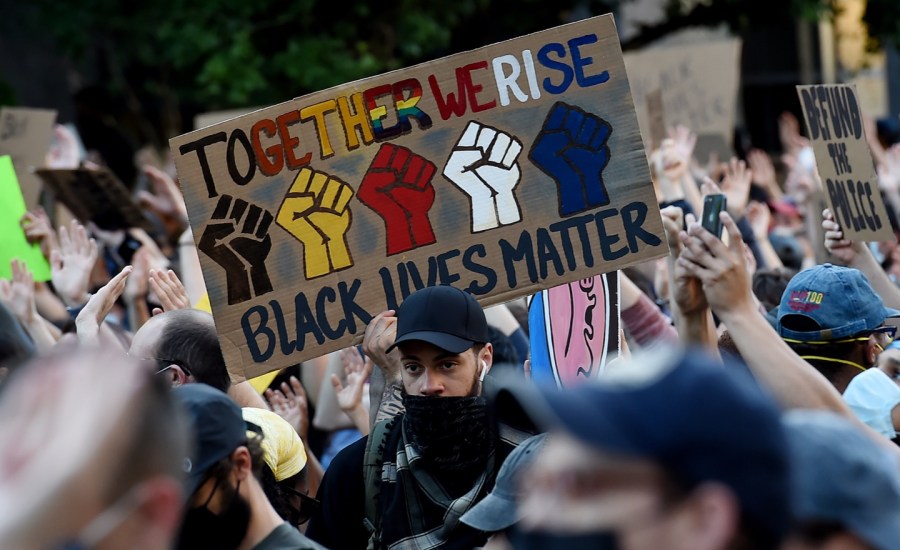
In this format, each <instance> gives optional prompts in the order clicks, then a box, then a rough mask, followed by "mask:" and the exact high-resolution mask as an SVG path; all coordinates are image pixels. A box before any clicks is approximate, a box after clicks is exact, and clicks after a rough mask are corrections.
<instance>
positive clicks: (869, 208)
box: [797, 84, 895, 241]
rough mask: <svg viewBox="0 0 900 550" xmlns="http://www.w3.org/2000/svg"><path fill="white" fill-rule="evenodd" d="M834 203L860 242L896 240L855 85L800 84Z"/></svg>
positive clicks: (805, 114)
mask: <svg viewBox="0 0 900 550" xmlns="http://www.w3.org/2000/svg"><path fill="white" fill-rule="evenodd" d="M797 93H798V95H799V96H800V103H801V105H802V106H803V117H804V118H805V119H806V128H807V130H808V132H809V139H810V141H812V146H813V153H815V156H816V167H817V168H818V169H819V177H820V178H821V180H822V187H823V188H824V191H825V197H826V199H827V201H828V205H829V208H830V209H831V212H832V213H833V214H834V216H835V220H836V221H837V222H838V223H839V224H840V226H841V229H842V230H843V231H844V235H846V236H847V238H849V239H852V240H855V241H893V240H895V239H894V232H893V230H892V229H891V223H890V221H889V220H888V215H887V209H886V208H885V206H884V200H883V199H882V197H881V191H880V190H879V188H878V175H877V174H876V173H875V165H874V163H873V162H872V154H871V152H870V150H869V145H868V142H867V141H866V132H865V127H864V125H863V116H862V111H861V110H860V108H859V99H858V98H857V95H856V87H855V86H853V85H852V84H828V85H818V86H797Z"/></svg>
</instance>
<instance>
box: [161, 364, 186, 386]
mask: <svg viewBox="0 0 900 550" xmlns="http://www.w3.org/2000/svg"><path fill="white" fill-rule="evenodd" d="M166 372H167V373H169V377H170V378H169V381H170V382H171V385H172V387H173V388H177V387H178V386H183V385H184V384H187V383H188V375H187V373H185V372H184V369H182V368H181V367H179V366H178V365H169V369H168V370H167V371H166Z"/></svg>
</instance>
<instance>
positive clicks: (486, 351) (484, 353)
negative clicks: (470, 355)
mask: <svg viewBox="0 0 900 550" xmlns="http://www.w3.org/2000/svg"><path fill="white" fill-rule="evenodd" d="M493 364H494V347H493V346H491V344H490V342H488V343H486V344H485V345H484V347H483V348H481V353H479V354H478V368H479V369H480V373H479V376H481V377H484V375H485V374H487V373H488V372H489V371H490V370H491V366H492V365H493Z"/></svg>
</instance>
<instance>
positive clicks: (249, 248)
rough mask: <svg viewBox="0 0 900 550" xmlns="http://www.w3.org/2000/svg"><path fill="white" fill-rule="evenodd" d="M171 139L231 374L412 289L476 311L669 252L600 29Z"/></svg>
mask: <svg viewBox="0 0 900 550" xmlns="http://www.w3.org/2000/svg"><path fill="white" fill-rule="evenodd" d="M170 144H171V147H172V151H173V155H174V158H175V163H176V166H177V168H178V175H179V178H180V181H181V186H182V189H183V191H184V195H185V200H186V202H187V206H188V212H189V214H190V221H191V226H192V228H193V233H194V239H195V240H196V243H197V247H198V249H199V250H200V259H201V264H202V267H203V274H204V278H205V280H206V285H207V288H208V290H209V295H210V301H211V304H212V310H213V315H214V317H215V320H216V327H217V329H218V332H219V335H220V339H221V342H222V348H223V352H224V355H225V360H226V362H227V364H228V366H229V368H230V369H231V371H232V375H233V376H240V375H244V376H246V377H253V376H256V375H259V374H262V373H265V372H268V371H272V370H275V369H279V368H281V367H283V366H287V365H291V364H295V363H297V362H298V361H302V360H304V359H306V358H311V357H315V356H319V355H322V354H323V353H327V352H330V351H333V350H336V349H340V348H343V347H346V346H348V345H350V344H351V343H354V342H357V341H359V340H361V338H362V335H363V333H364V331H365V328H366V324H367V323H368V322H369V321H370V320H371V319H372V317H373V316H374V315H377V314H378V313H379V312H381V311H384V310H386V309H396V308H397V307H398V305H399V304H400V303H401V302H402V301H403V299H404V297H406V296H407V295H409V294H410V293H411V292H413V291H415V290H416V289H419V288H422V287H425V286H431V285H438V284H442V285H454V286H457V287H458V288H461V289H463V290H466V291H467V292H470V293H472V294H473V295H474V296H475V297H476V298H477V299H478V300H479V301H480V302H481V303H482V305H484V306H489V305H492V304H497V303H501V302H505V301H508V300H511V299H513V298H517V297H520V296H526V295H529V294H533V293H535V292H538V291H540V290H541V289H544V288H549V287H553V286H558V285H561V284H565V283H568V282H570V281H578V280H582V279H585V278H588V277H593V276H594V275H597V274H598V273H603V272H610V271H615V270H616V269H619V268H621V267H624V266H627V265H631V264H635V263H639V262H643V261H647V260H649V259H653V258H657V257H659V256H662V255H664V254H665V253H666V245H665V243H664V239H663V235H664V233H663V228H662V224H661V220H660V216H659V212H658V208H657V204H656V198H655V195H654V192H653V188H652V185H651V182H650V174H649V170H648V167H647V161H646V157H645V155H644V151H643V144H642V141H641V136H640V132H639V130H638V125H637V118H636V117H635V113H634V104H633V102H632V99H631V93H630V91H629V84H628V79H627V76H626V73H625V66H624V64H623V62H622V52H621V49H620V46H619V42H618V37H617V35H616V29H615V24H614V23H613V18H612V17H611V16H603V17H596V18H592V19H587V20H584V21H580V22H578V23H572V24H570V25H565V26H562V27H558V28H555V29H551V30H548V31H544V32H540V33H536V34H532V35H529V36H525V37H522V38H518V39H514V40H510V41H507V42H503V43H500V44H496V45H493V46H488V47H485V48H481V49H479V50H474V51H471V52H465V53H461V54H458V55H453V56H450V57H447V58H444V59H440V60H436V61H432V62H429V63H425V64H422V65H418V66H415V67H411V68H408V69H403V70H399V71H394V72H392V73H387V74H384V75H380V76H376V77H372V78H368V79H365V80H360V81H357V82H352V83H349V84H344V85H342V86H338V87H336V88H332V89H329V90H325V91H321V92H317V93H314V94H311V95H309V96H305V97H302V98H298V99H294V100H291V101H288V102H285V103H282V104H279V105H275V106H273V107H268V108H266V109H262V110H260V111H256V112H253V113H251V114H248V115H246V116H243V117H240V118H237V119H233V120H229V121H227V122H223V123H221V124H217V125H214V126H211V127H208V128H204V129H202V130H198V131H195V132H191V133H189V134H185V135H183V136H179V137H176V138H174V139H172V140H171V142H170Z"/></svg>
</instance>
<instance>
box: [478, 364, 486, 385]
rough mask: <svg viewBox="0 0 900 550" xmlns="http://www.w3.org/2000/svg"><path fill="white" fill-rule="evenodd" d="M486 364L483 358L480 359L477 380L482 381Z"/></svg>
mask: <svg viewBox="0 0 900 550" xmlns="http://www.w3.org/2000/svg"><path fill="white" fill-rule="evenodd" d="M487 370H488V366H487V363H486V362H485V361H484V359H482V360H481V372H480V373H479V374H478V380H479V382H484V375H485V374H487Z"/></svg>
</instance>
